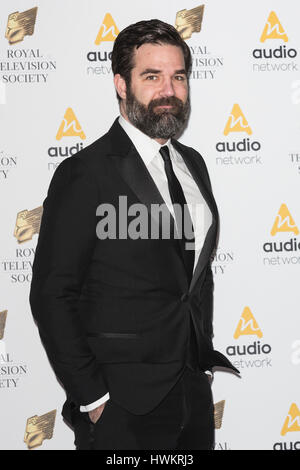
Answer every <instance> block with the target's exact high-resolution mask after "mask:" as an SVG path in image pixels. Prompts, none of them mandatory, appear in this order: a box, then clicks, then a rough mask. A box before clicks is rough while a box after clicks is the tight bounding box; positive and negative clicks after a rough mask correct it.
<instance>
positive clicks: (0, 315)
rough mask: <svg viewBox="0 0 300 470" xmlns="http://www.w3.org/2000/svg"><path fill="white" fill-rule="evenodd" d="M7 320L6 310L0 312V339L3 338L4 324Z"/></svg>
mask: <svg viewBox="0 0 300 470" xmlns="http://www.w3.org/2000/svg"><path fill="white" fill-rule="evenodd" d="M6 318H7V310H3V312H0V339H3V337H4V330H5V323H6Z"/></svg>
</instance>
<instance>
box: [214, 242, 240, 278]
mask: <svg viewBox="0 0 300 470" xmlns="http://www.w3.org/2000/svg"><path fill="white" fill-rule="evenodd" d="M234 260H235V255H234V252H233V251H232V250H225V249H224V248H222V247H218V249H217V250H216V251H215V252H214V253H213V256H212V259H211V261H212V263H211V269H212V272H213V275H214V276H217V275H219V274H224V273H225V271H226V269H227V267H229V266H230V265H231V264H232V263H233V262H234Z"/></svg>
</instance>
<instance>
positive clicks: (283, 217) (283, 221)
mask: <svg viewBox="0 0 300 470" xmlns="http://www.w3.org/2000/svg"><path fill="white" fill-rule="evenodd" d="M278 232H293V233H294V234H295V235H299V230H298V227H297V226H296V224H295V221H294V219H293V217H292V216H291V213H290V211H289V210H288V208H287V206H286V205H285V204H281V206H280V209H279V211H278V214H277V216H276V218H275V222H274V224H273V227H272V230H271V235H272V236H274V235H276V233H278Z"/></svg>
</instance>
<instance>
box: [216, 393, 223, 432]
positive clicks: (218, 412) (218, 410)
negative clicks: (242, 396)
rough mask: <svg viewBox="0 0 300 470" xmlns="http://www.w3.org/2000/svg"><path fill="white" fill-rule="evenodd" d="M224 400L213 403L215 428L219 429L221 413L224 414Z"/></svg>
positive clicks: (221, 418) (221, 419)
mask: <svg viewBox="0 0 300 470" xmlns="http://www.w3.org/2000/svg"><path fill="white" fill-rule="evenodd" d="M224 407H225V400H222V401H218V403H215V409H214V419H215V429H221V426H222V421H223V415H224Z"/></svg>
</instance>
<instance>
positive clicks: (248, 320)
mask: <svg viewBox="0 0 300 470" xmlns="http://www.w3.org/2000/svg"><path fill="white" fill-rule="evenodd" d="M243 335H256V336H257V337H258V338H262V336H263V334H262V331H261V329H260V328H259V326H258V323H257V321H256V320H255V318H254V316H253V314H252V312H251V310H250V308H249V307H245V308H244V310H243V313H242V316H241V318H240V321H239V323H238V326H237V328H236V330H235V332H234V335H233V337H234V339H238V338H239V337H240V336H243Z"/></svg>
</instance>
